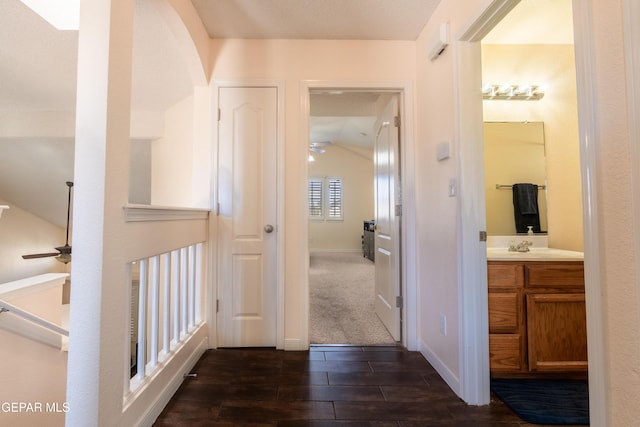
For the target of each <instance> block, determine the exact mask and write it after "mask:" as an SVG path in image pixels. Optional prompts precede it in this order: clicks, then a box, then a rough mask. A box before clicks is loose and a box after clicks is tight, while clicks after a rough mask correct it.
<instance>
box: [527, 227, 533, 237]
mask: <svg viewBox="0 0 640 427" xmlns="http://www.w3.org/2000/svg"><path fill="white" fill-rule="evenodd" d="M527 228H528V229H529V230H528V231H527V234H528V235H529V236H533V225H527Z"/></svg>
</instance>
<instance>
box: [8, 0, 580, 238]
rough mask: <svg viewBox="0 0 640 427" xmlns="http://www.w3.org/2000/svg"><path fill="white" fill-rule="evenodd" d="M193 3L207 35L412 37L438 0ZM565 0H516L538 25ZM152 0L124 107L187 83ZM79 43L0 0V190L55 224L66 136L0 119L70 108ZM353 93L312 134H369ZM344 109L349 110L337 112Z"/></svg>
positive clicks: (65, 168) (170, 96) (67, 161)
mask: <svg viewBox="0 0 640 427" xmlns="http://www.w3.org/2000/svg"><path fill="white" fill-rule="evenodd" d="M185 1H186V0H185ZM192 2H193V4H194V6H195V7H196V9H197V11H198V13H199V14H200V16H201V18H202V20H203V23H204V25H205V27H206V28H207V31H208V32H209V34H210V36H211V37H224V38H298V39H381V40H415V39H416V37H417V36H418V34H419V33H420V31H421V30H422V28H423V27H424V25H425V23H426V21H427V20H428V18H429V17H430V16H431V14H432V13H433V11H434V9H435V8H436V6H437V5H438V3H439V2H440V0H394V1H389V0H322V1H320V0H192ZM567 2H568V3H570V0H523V2H522V3H523V4H525V3H527V4H528V5H531V4H534V5H536V7H534V8H530V9H529V10H528V11H526V12H525V13H524V14H523V15H524V16H523V17H522V18H527V19H528V20H529V21H532V22H533V23H534V24H535V25H538V26H539V25H544V24H545V23H548V22H549V19H550V17H552V16H555V15H554V13H550V12H545V13H544V14H543V15H542V16H536V10H537V9H539V8H540V9H541V8H544V7H546V6H551V5H553V4H559V3H563V4H564V3H567ZM152 3H153V2H150V1H148V0H136V1H135V5H136V16H135V35H134V55H133V83H132V107H133V108H134V109H136V110H159V111H163V110H164V109H166V107H167V106H170V105H173V104H175V103H176V102H177V101H179V100H180V99H183V98H184V97H186V96H188V95H189V94H190V92H191V90H192V85H191V81H190V77H189V73H188V70H187V69H186V68H185V67H184V66H183V65H182V64H183V61H181V60H179V59H177V58H179V57H180V55H181V52H180V51H179V50H178V47H177V46H176V45H175V43H174V41H173V36H172V34H171V33H170V31H169V30H168V29H167V27H166V26H165V25H164V24H163V22H162V19H161V18H160V17H159V15H158V14H157V13H156V12H155V9H154V7H153V5H152ZM519 7H520V6H519ZM514 13H515V12H514ZM553 25H554V27H553V29H552V30H548V32H549V33H550V34H552V33H557V32H558V29H559V26H558V25H557V23H554V24H553ZM515 27H517V28H519V29H520V30H521V31H520V32H521V33H522V34H524V35H527V34H528V35H530V36H531V35H539V34H540V33H541V31H538V30H526V31H525V29H526V28H527V27H526V24H524V23H517V24H515ZM545 31H547V30H545ZM502 37H508V36H502ZM77 46H78V33H77V32H76V31H58V30H56V29H54V28H53V27H52V26H50V25H49V24H48V23H47V22H45V21H44V20H43V19H41V18H40V17H39V16H37V15H35V14H34V13H33V12H32V11H31V10H30V9H29V8H27V7H26V6H25V5H24V4H23V3H22V2H20V1H19V0H2V1H0V199H3V200H6V201H7V202H9V204H15V205H18V206H20V207H22V208H23V209H26V210H28V211H30V212H33V213H36V214H37V215H39V216H41V217H43V218H45V219H47V220H49V221H51V222H53V223H55V224H58V225H60V226H64V223H65V221H66V193H67V187H66V185H65V181H69V180H73V176H72V175H73V166H72V165H73V137H72V136H71V135H68V136H65V137H58V138H49V137H46V136H45V137H43V136H42V135H40V136H38V135H33V136H22V137H21V138H16V137H13V136H11V135H9V134H7V132H6V131H5V130H4V129H3V123H6V118H7V117H8V116H9V114H29V113H32V112H39V111H56V112H66V113H67V114H71V115H72V114H73V112H74V111H75V90H76V56H77ZM324 96H325V95H323V96H318V97H317V99H316V101H314V103H313V104H314V105H312V107H313V108H316V106H315V104H316V102H324V103H325V104H326V105H330V104H332V103H333V104H335V101H336V100H337V98H334V99H330V100H325V101H321V98H322V97H324ZM343 99H344V98H343ZM359 101H362V102H364V103H365V104H368V105H367V106H363V105H359V106H356V104H357V103H356V100H355V99H351V100H350V101H349V102H351V106H352V107H353V110H351V111H349V108H344V106H343V107H340V108H341V110H340V111H338V110H336V112H331V111H328V110H327V108H328V107H326V105H325V107H326V108H325V107H322V108H323V112H322V113H321V114H320V113H317V114H316V115H317V116H318V117H321V118H318V119H317V120H316V119H312V120H311V122H312V124H313V125H314V129H316V130H317V131H318V135H317V138H321V139H329V138H330V139H333V140H336V141H347V140H350V139H352V140H355V138H358V137H360V138H362V137H363V135H362V133H363V132H364V133H366V134H367V135H369V133H368V132H367V131H366V129H364V128H368V127H372V124H371V116H370V115H369V114H364V113H362V112H361V110H360V109H361V108H370V106H371V104H370V99H369V100H367V99H365V98H363V97H362V96H361V97H360V99H359ZM318 108H319V107H318ZM336 108H337V107H336ZM345 110H346V111H345ZM314 114H315V113H314ZM345 116H346V117H349V118H348V119H344V120H343V119H339V118H340V117H345ZM3 119H4V120H5V122H3ZM316 124H318V126H317V127H316ZM349 134H353V135H352V136H351V137H350V136H349ZM314 138H315V137H314Z"/></svg>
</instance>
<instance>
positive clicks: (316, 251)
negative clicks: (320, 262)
mask: <svg viewBox="0 0 640 427" xmlns="http://www.w3.org/2000/svg"><path fill="white" fill-rule="evenodd" d="M344 252H349V253H362V248H359V249H311V248H309V253H310V254H311V255H313V254H328V253H344Z"/></svg>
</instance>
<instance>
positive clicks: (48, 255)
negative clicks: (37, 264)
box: [22, 252, 60, 259]
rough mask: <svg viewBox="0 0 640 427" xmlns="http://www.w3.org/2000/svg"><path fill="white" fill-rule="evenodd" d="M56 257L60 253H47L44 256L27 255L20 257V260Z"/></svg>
mask: <svg viewBox="0 0 640 427" xmlns="http://www.w3.org/2000/svg"><path fill="white" fill-rule="evenodd" d="M58 255H60V252H49V253H46V254H29V255H22V259H33V258H47V257H50V256H58Z"/></svg>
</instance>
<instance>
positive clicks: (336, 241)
mask: <svg viewBox="0 0 640 427" xmlns="http://www.w3.org/2000/svg"><path fill="white" fill-rule="evenodd" d="M308 96H309V110H308V112H307V113H308V120H309V125H308V129H309V134H308V143H309V151H308V159H307V171H308V173H307V175H308V212H309V219H308V220H309V235H308V250H309V320H310V324H309V342H310V343H311V344H356V345H363V344H365V345H366V344H395V343H396V342H398V341H401V339H402V338H401V330H400V329H401V327H400V316H401V310H400V304H401V296H402V290H401V280H400V278H401V269H402V259H401V257H400V254H401V250H400V241H401V239H400V233H399V230H400V228H399V223H400V219H401V217H400V216H399V215H398V216H397V217H396V216H395V213H396V210H397V209H396V205H397V206H398V209H399V205H400V203H401V202H400V200H399V196H400V194H402V192H401V181H400V179H399V178H400V164H401V162H400V140H399V135H400V122H399V121H396V122H395V123H394V122H393V118H392V119H389V118H386V119H383V118H382V117H383V113H384V107H385V106H386V105H387V103H389V102H391V104H392V105H394V106H395V107H394V110H393V111H396V113H395V115H397V116H399V112H398V111H399V108H400V99H401V92H399V91H397V90H395V91H390V90H386V89H385V90H380V89H360V88H358V89H353V88H347V89H345V88H339V89H336V88H335V87H332V88H322V89H316V88H313V89H310V90H309V93H308ZM390 100H391V101H390ZM387 114H388V113H387ZM389 124H391V129H392V131H391V132H392V135H397V137H396V138H395V144H396V145H397V150H395V151H394V152H393V153H391V155H388V154H389V152H388V150H389V148H388V147H389V146H388V144H387V143H386V142H385V141H386V136H387V135H388V129H389ZM381 150H385V151H384V155H380V152H381ZM376 153H377V154H376ZM388 159H392V161H393V159H395V161H396V162H397V164H395V165H394V164H393V163H391V165H392V167H391V169H390V170H387V171H386V172H385V173H387V175H386V177H387V178H389V177H391V178H390V179H387V180H386V181H385V180H383V179H381V178H380V177H381V176H385V175H384V174H383V173H381V172H382V170H383V168H381V166H380V165H381V164H382V163H384V162H383V160H384V161H387V162H388ZM385 168H386V169H389V164H388V163H387V165H386V166H385ZM389 172H391V173H390V174H389ZM389 189H391V192H389ZM385 192H386V195H385ZM394 195H397V196H394ZM381 196H384V197H382V198H381ZM390 197H391V199H390ZM385 200H386V201H387V203H386V205H387V206H386V208H385V211H384V214H383V215H381V211H380V209H379V206H381V204H382V203H383V202H384V201H385ZM389 200H390V202H389ZM390 203H391V205H392V206H393V207H392V208H390V207H389V206H390ZM390 210H391V211H393V212H392V213H393V214H394V215H392V217H391V218H390V216H389V213H388V212H389V211H390ZM378 217H380V218H382V219H383V221H386V222H384V224H387V223H388V221H389V219H391V221H392V223H393V224H394V225H396V224H397V225H398V228H395V229H394V230H393V233H391V234H388V235H385V234H384V233H383V232H382V230H383V228H380V229H379V231H378V230H376V229H377V228H378V227H377V226H376V222H375V220H376V219H377V218H378ZM374 234H375V235H376V237H375V238H374V242H375V241H376V240H377V242H378V243H377V244H376V245H375V246H376V247H375V250H373V251H371V250H370V249H368V246H369V236H370V235H374ZM388 236H393V237H394V239H393V240H390V239H389V238H388ZM395 239H397V240H395ZM380 242H391V243H392V244H396V245H397V249H393V250H389V248H385V247H384V244H382V245H381V244H380ZM390 254H392V255H393V256H391V257H390V256H389V255H390ZM376 258H377V259H376ZM376 277H377V278H378V280H377V282H378V283H377V284H376ZM394 279H395V282H394ZM385 287H386V289H385ZM389 295H392V297H389ZM396 304H397V306H396ZM384 308H390V309H391V310H386V311H387V312H386V313H385V310H384ZM394 311H395V313H394ZM381 319H382V320H381Z"/></svg>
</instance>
